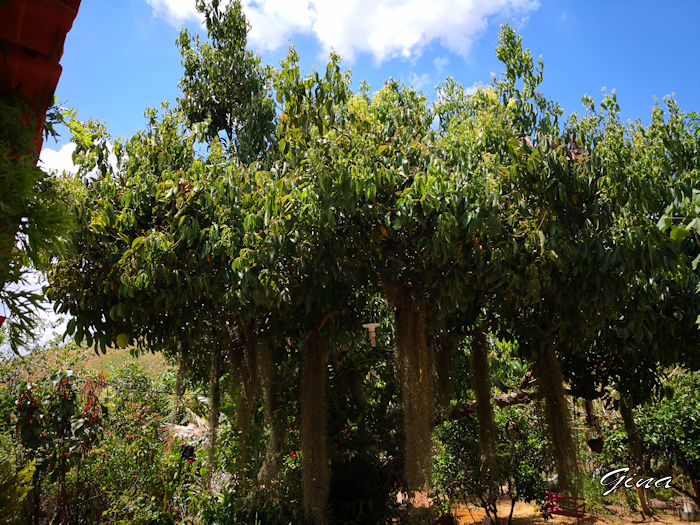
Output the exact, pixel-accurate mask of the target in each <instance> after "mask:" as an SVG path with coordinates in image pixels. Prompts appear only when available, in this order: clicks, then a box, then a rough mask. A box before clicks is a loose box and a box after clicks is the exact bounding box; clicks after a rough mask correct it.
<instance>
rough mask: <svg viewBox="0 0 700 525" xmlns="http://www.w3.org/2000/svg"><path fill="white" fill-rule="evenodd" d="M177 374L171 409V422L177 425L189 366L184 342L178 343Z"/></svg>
mask: <svg viewBox="0 0 700 525" xmlns="http://www.w3.org/2000/svg"><path fill="white" fill-rule="evenodd" d="M177 354H178V355H177V375H176V376H175V398H174V399H173V406H172V409H171V411H170V422H171V423H172V424H174V425H176V424H177V423H178V422H179V421H180V415H181V414H182V396H183V395H184V393H185V372H186V368H187V360H186V355H185V347H184V344H183V343H179V344H178V352H177Z"/></svg>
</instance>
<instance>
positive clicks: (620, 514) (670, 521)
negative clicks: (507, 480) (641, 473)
mask: <svg viewBox="0 0 700 525" xmlns="http://www.w3.org/2000/svg"><path fill="white" fill-rule="evenodd" d="M608 510H609V511H610V514H609V515H596V514H594V515H590V516H587V517H585V518H583V519H576V518H568V517H565V516H555V517H554V518H553V519H550V520H545V519H544V518H543V517H542V515H541V513H540V511H539V509H538V508H537V507H535V506H534V505H531V504H528V503H521V502H518V503H516V505H515V509H514V511H513V522H512V523H513V525H544V524H546V525H554V524H557V523H577V524H585V525H594V524H599V525H618V524H622V523H647V524H650V525H681V524H685V523H688V522H687V521H681V520H680V518H679V517H678V516H677V515H676V514H673V513H672V512H671V511H663V512H661V511H658V510H657V514H656V515H655V516H654V517H653V518H647V519H646V520H643V519H642V516H641V514H634V515H630V514H629V512H628V511H627V509H625V508H624V507H616V506H610V507H608ZM498 511H499V516H503V517H504V519H503V522H502V523H507V521H508V520H507V517H508V512H509V511H510V503H509V502H507V501H503V502H502V503H500V504H499V505H498ZM484 516H485V513H484V510H483V509H480V508H477V507H474V506H472V505H467V506H465V507H460V508H459V509H458V511H457V521H458V523H459V524H460V525H475V524H478V525H481V523H482V521H483V519H484ZM500 523H501V520H500V519H499V525H500Z"/></svg>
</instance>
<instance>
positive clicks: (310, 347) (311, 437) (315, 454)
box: [301, 330, 330, 525]
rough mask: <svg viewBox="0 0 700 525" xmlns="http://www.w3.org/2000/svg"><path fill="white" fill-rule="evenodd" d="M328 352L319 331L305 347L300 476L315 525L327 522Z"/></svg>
mask: <svg viewBox="0 0 700 525" xmlns="http://www.w3.org/2000/svg"><path fill="white" fill-rule="evenodd" d="M326 354H327V352H326V350H325V347H324V345H323V342H322V341H321V334H320V332H319V331H318V330H315V331H314V332H312V333H311V335H310V336H309V338H308V339H307V340H306V342H305V343H304V347H303V348H302V364H301V366H302V369H301V449H302V458H301V459H302V461H301V469H302V470H301V473H302V485H303V491H304V513H305V514H306V518H307V520H309V521H310V522H311V523H312V524H313V525H322V524H323V523H324V522H325V510H326V500H327V499H328V489H329V482H330V469H329V467H328V455H327V451H326V435H327V428H326V383H327V381H328V368H327V366H326V357H327V355H326Z"/></svg>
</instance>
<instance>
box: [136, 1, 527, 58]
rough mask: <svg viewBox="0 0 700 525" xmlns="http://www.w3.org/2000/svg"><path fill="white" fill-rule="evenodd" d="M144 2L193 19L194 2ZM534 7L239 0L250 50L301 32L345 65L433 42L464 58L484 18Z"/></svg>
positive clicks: (415, 51) (170, 16) (409, 53)
mask: <svg viewBox="0 0 700 525" xmlns="http://www.w3.org/2000/svg"><path fill="white" fill-rule="evenodd" d="M147 1H148V3H149V4H150V5H151V6H152V7H153V10H154V13H155V14H156V15H158V16H163V17H164V18H166V19H167V20H168V21H169V22H171V23H173V24H174V25H181V24H182V23H184V22H186V21H188V20H198V19H199V15H198V13H197V11H196V10H195V8H194V0H147ZM538 7H539V2H538V0H432V1H431V2H425V1H424V0H347V1H345V2H338V1H337V0H244V10H245V12H246V15H247V16H248V19H249V21H250V23H251V26H252V29H251V32H250V35H249V42H250V44H251V46H252V47H254V48H259V49H264V50H272V49H276V48H278V47H280V46H282V45H284V44H286V42H287V40H288V39H289V38H291V37H292V35H293V34H295V33H305V34H311V35H313V36H315V37H316V39H317V40H318V41H319V43H320V45H321V47H322V48H323V50H324V51H326V52H327V51H330V50H331V49H333V50H335V51H337V52H338V53H340V55H341V56H342V57H343V58H344V59H346V60H350V61H352V60H353V59H354V58H355V56H356V55H357V54H358V53H368V54H370V55H372V56H373V57H374V59H375V60H376V61H377V62H382V61H384V60H387V59H390V58H395V57H403V58H412V57H416V56H420V54H421V53H422V52H423V50H424V49H425V47H426V46H427V45H428V44H430V43H431V42H435V41H437V42H439V43H440V44H442V46H443V47H445V48H446V49H448V50H450V51H452V52H454V53H457V54H459V55H461V56H463V57H466V56H467V55H468V54H469V51H470V49H471V46H472V44H473V43H474V41H475V40H476V39H477V38H478V37H479V36H480V35H481V33H482V32H483V31H484V30H485V29H486V27H487V25H488V22H489V18H491V17H495V16H508V17H512V16H521V17H525V16H527V14H528V13H530V12H531V11H533V10H535V9H537V8H538ZM523 19H524V18H523Z"/></svg>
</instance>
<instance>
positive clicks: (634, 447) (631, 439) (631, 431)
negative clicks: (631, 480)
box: [620, 396, 654, 516]
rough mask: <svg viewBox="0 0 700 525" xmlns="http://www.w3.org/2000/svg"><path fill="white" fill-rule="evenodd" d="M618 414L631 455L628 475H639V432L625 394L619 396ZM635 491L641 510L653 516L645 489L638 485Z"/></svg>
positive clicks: (641, 471)
mask: <svg viewBox="0 0 700 525" xmlns="http://www.w3.org/2000/svg"><path fill="white" fill-rule="evenodd" d="M620 415H621V416H622V422H623V424H624V426H625V433H626V434H627V442H628V444H629V449H630V455H631V456H632V462H633V465H634V468H633V472H632V473H631V474H630V475H632V476H641V475H642V474H643V472H644V470H643V469H644V455H643V453H642V440H641V439H640V437H639V432H638V431H637V424H636V423H635V422H634V414H633V413H632V402H631V400H630V399H629V398H627V397H625V396H621V398H620ZM637 493H638V494H639V503H640V504H641V506H642V512H643V513H644V514H646V515H648V516H653V515H654V512H653V511H652V510H651V508H649V502H648V501H647V495H646V490H645V489H644V487H643V486H642V487H639V488H638V490H637Z"/></svg>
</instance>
